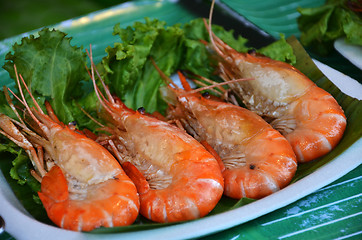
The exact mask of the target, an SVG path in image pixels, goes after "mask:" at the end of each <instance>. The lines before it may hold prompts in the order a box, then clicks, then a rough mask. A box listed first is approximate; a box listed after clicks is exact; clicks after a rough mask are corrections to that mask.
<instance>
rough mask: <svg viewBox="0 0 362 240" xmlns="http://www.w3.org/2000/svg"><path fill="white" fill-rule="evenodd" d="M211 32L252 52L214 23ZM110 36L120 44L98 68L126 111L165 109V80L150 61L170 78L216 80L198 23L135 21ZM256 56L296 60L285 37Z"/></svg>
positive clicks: (205, 36) (205, 34) (243, 41)
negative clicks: (177, 75)
mask: <svg viewBox="0 0 362 240" xmlns="http://www.w3.org/2000/svg"><path fill="white" fill-rule="evenodd" d="M212 28H213V31H214V33H215V34H216V35H217V36H218V37H219V38H221V39H222V40H223V41H225V42H226V43H227V44H229V45H230V46H231V47H233V48H234V49H236V50H237V51H240V52H246V51H248V50H249V49H250V48H249V47H247V46H246V43H247V39H245V38H243V37H241V36H238V37H237V38H235V36H234V34H233V31H226V30H225V29H224V28H223V27H221V26H217V25H213V27H212ZM113 34H114V35H118V36H119V37H120V41H119V42H116V43H115V44H114V46H113V47H107V49H106V52H107V54H108V55H107V56H106V57H105V58H103V60H102V66H101V68H103V69H104V70H105V71H103V76H104V78H105V80H106V82H107V83H108V84H109V86H110V89H111V90H113V91H114V92H115V94H116V95H117V96H118V97H120V98H121V99H122V100H123V101H124V102H125V104H126V105H127V106H128V107H131V108H133V109H137V108H139V107H144V108H145V109H146V111H148V112H154V111H159V112H164V110H165V108H166V107H167V105H166V103H165V102H164V101H163V100H162V98H161V95H160V92H159V90H158V88H159V86H160V85H161V84H162V83H163V81H162V79H161V77H160V76H159V74H158V73H157V72H156V71H155V68H154V67H153V65H152V64H151V63H150V61H149V59H150V58H151V57H152V58H153V59H154V60H155V61H156V63H157V65H158V66H159V67H160V69H161V70H162V71H163V72H164V73H165V74H166V75H168V76H169V75H171V74H172V73H174V72H175V71H176V70H184V71H189V72H192V73H195V74H198V75H202V76H204V77H207V78H215V76H214V70H215V68H214V66H215V64H213V63H212V62H213V61H214V60H213V59H212V58H211V57H210V56H211V54H212V53H210V51H209V50H208V48H207V47H206V46H205V42H209V34H208V32H207V30H206V28H205V25H204V22H203V20H202V19H195V20H192V21H190V22H189V23H187V24H185V25H183V26H181V25H180V24H176V25H174V26H166V22H163V21H159V20H157V19H154V20H150V19H149V18H145V22H144V23H143V22H136V23H134V24H133V26H129V27H127V28H125V29H121V28H120V27H119V24H117V25H116V26H115V27H114V32H113ZM260 52H261V53H263V54H265V55H267V56H270V57H272V58H275V59H278V60H282V61H287V62H290V63H294V62H295V56H294V55H293V50H292V48H291V47H290V46H289V44H288V43H287V42H286V41H285V39H284V38H282V39H281V40H279V41H277V42H276V43H274V44H273V45H272V46H271V47H266V48H264V49H261V50H260Z"/></svg>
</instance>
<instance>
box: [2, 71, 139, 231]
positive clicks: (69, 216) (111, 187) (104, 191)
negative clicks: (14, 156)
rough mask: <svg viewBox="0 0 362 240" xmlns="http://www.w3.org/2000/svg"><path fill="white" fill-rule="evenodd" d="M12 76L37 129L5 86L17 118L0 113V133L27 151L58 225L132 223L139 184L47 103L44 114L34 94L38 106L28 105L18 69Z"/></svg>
mask: <svg viewBox="0 0 362 240" xmlns="http://www.w3.org/2000/svg"><path fill="white" fill-rule="evenodd" d="M15 72H16V67H15ZM16 76H17V82H18V87H19V90H20V93H21V95H22V100H20V99H19V100H20V101H21V102H22V103H23V104H24V105H25V107H26V112H27V114H29V115H30V116H31V118H32V121H28V122H33V123H31V126H30V127H32V128H33V129H35V131H36V132H37V133H38V134H37V133H35V132H34V131H32V130H30V128H29V127H28V126H27V125H26V124H25V122H24V120H23V119H22V118H21V117H20V115H19V114H18V113H17V111H16V110H15V107H14V105H13V104H12V102H11V99H10V96H9V95H8V94H7V91H6V90H5V93H6V97H7V99H8V102H9V104H10V106H11V107H12V108H13V109H14V112H15V114H16V115H17V116H18V118H19V120H20V122H18V121H16V120H13V119H11V118H9V117H8V116H6V115H4V114H0V128H1V129H2V130H0V133H1V134H2V135H4V136H6V137H7V138H8V139H10V140H11V141H13V142H14V143H16V144H17V145H18V146H20V147H21V148H23V149H25V151H26V152H27V154H28V155H29V157H30V159H31V161H32V163H33V165H34V168H35V170H33V171H32V175H33V176H34V177H35V178H36V179H38V180H39V181H40V182H41V191H40V192H38V195H39V197H40V200H41V201H42V203H43V205H44V208H45V210H46V212H47V214H48V217H49V218H50V219H51V220H52V221H53V222H54V223H55V224H56V225H58V226H59V227H61V228H65V229H70V230H74V231H90V230H93V229H94V228H97V227H101V226H105V227H112V226H123V225H129V224H132V223H133V222H134V220H135V219H136V218H137V216H138V212H139V198H138V194H137V189H136V187H135V185H134V184H133V182H132V181H131V180H130V179H129V177H128V176H127V175H126V174H125V172H124V171H123V169H122V168H121V166H120V165H119V163H118V162H117V160H116V159H115V158H114V157H113V156H112V155H111V154H110V153H109V152H108V151H107V150H106V149H105V148H104V147H102V146H101V145H99V144H98V143H96V142H95V141H93V140H91V139H89V138H87V137H86V136H84V135H83V134H81V133H80V132H77V131H76V130H75V129H74V126H73V125H70V126H67V125H64V124H63V123H61V122H60V121H59V120H58V118H57V117H56V115H55V114H54V112H53V110H52V108H51V106H50V104H49V103H47V102H46V109H47V112H48V115H46V114H45V113H44V112H43V111H42V109H41V108H40V107H39V105H38V104H37V102H36V101H35V100H34V98H33V101H34V104H35V106H36V108H35V107H32V108H30V107H29V106H28V104H27V102H26V101H25V97H24V95H23V92H22V88H21V84H20V80H19V76H18V74H17V72H16ZM20 78H21V80H22V82H23V84H24V85H25V82H24V80H23V79H22V77H21V75H20ZM25 87H26V89H27V90H28V88H27V86H26V85H25ZM28 92H29V94H30V95H31V93H30V91H29V90H28ZM14 96H16V95H15V94H14ZM31 97H32V96H31Z"/></svg>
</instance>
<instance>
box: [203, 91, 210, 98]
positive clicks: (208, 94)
mask: <svg viewBox="0 0 362 240" xmlns="http://www.w3.org/2000/svg"><path fill="white" fill-rule="evenodd" d="M202 96H203V97H204V98H210V93H209V92H204V93H202Z"/></svg>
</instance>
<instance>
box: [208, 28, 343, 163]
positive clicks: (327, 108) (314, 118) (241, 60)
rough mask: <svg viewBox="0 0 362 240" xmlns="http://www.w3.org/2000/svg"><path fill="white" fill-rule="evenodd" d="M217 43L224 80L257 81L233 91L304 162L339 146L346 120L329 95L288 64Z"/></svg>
mask: <svg viewBox="0 0 362 240" xmlns="http://www.w3.org/2000/svg"><path fill="white" fill-rule="evenodd" d="M210 34H211V35H212V33H210ZM211 37H212V38H213V41H212V42H213V44H212V47H213V49H214V50H215V52H216V54H218V56H219V57H220V61H219V64H218V68H219V72H220V76H221V78H222V79H223V80H224V81H230V80H233V79H238V78H253V79H254V80H252V81H243V82H238V83H233V84H230V87H231V88H232V90H233V91H234V92H235V93H236V95H237V96H238V97H239V98H240V99H241V100H242V101H243V103H244V104H245V106H246V107H247V108H248V109H250V110H251V111H253V112H255V113H257V114H258V115H260V116H262V117H265V118H266V119H268V122H270V124H271V125H272V126H273V127H274V128H275V129H277V130H279V131H280V132H281V133H282V134H283V135H284V136H285V137H286V138H287V139H288V141H289V142H290V144H291V145H292V147H293V150H294V152H295V153H296V156H297V160H298V162H307V161H311V160H313V159H316V158H318V157H321V156H323V155H325V154H326V153H328V152H330V151H331V150H332V149H333V148H334V147H335V146H336V145H337V144H338V142H339V141H340V139H341V138H342V136H343V133H344V130H345V128H346V117H345V115H344V112H343V110H342V108H341V106H339V104H338V103H337V101H336V100H335V99H334V98H333V97H332V96H331V95H330V94H329V93H328V92H326V91H325V90H323V89H321V88H319V87H318V86H317V85H315V84H314V83H313V82H312V81H311V80H310V79H309V78H308V77H306V76H305V75H304V74H303V73H301V72H300V71H299V70H297V69H296V68H294V67H293V66H291V65H289V64H287V63H284V62H280V61H276V60H272V59H270V58H267V57H264V56H259V55H257V54H253V53H252V54H248V53H239V52H237V51H235V50H234V49H232V48H231V47H229V46H228V45H226V44H225V43H224V42H223V41H222V40H220V39H219V38H217V37H216V36H215V35H212V36H211Z"/></svg>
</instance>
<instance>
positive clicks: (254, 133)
mask: <svg viewBox="0 0 362 240" xmlns="http://www.w3.org/2000/svg"><path fill="white" fill-rule="evenodd" d="M155 66H156V65H155ZM156 68H157V69H158V67H157V66H156ZM158 71H159V72H160V70H159V69H158ZM160 73H161V72H160ZM161 75H163V74H162V73H161ZM179 76H180V79H181V83H182V84H183V86H184V89H185V90H183V89H180V88H178V87H177V86H176V85H174V84H173V88H171V89H172V91H173V92H174V93H175V94H176V96H175V99H174V101H173V102H174V103H175V105H174V108H173V109H171V110H170V111H169V113H168V118H170V119H176V120H179V121H180V122H181V123H182V124H183V127H184V128H185V129H186V130H187V131H188V132H189V133H190V134H191V135H193V136H194V137H195V138H196V139H197V140H198V141H200V142H207V143H208V145H210V146H211V147H212V149H214V150H215V151H216V153H217V154H218V155H219V156H220V158H221V160H222V162H223V164H224V166H225V170H224V171H223V177H224V182H225V187H224V188H225V190H224V194H225V195H226V196H229V197H232V198H237V199H240V198H243V197H249V198H262V197H265V196H267V195H269V194H271V193H273V192H276V191H278V190H279V189H281V188H283V187H285V186H286V185H287V184H288V183H289V182H290V181H291V179H292V178H293V176H294V174H295V171H296V169H297V162H296V159H295V154H294V152H293V150H292V148H291V146H290V145H289V143H288V141H287V140H286V139H285V138H284V137H283V136H282V135H281V134H280V133H279V132H278V131H276V130H274V129H273V128H272V127H271V126H270V125H269V124H268V123H266V122H265V121H264V120H263V119H262V118H261V117H259V116H258V115H256V114H255V113H253V112H251V111H249V110H247V109H245V108H241V107H239V106H236V105H233V104H230V103H225V102H222V101H220V100H215V99H212V98H211V97H210V95H208V94H203V95H201V94H200V93H192V92H191V88H190V86H189V85H188V83H187V82H186V80H185V78H184V77H183V75H182V74H180V73H179ZM163 77H164V78H165V76H164V75H163ZM167 81H168V82H171V84H172V80H171V79H168V80H167ZM170 96H171V94H169V97H170Z"/></svg>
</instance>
